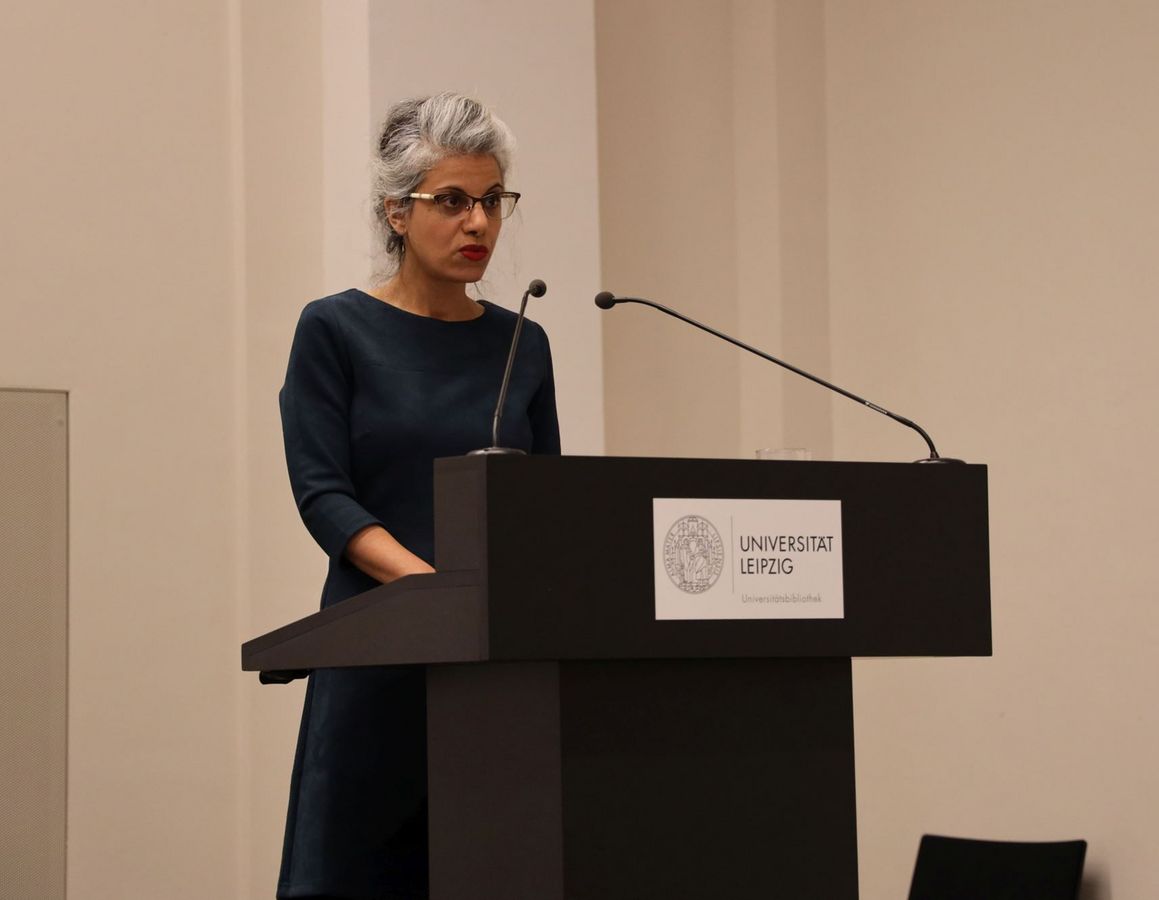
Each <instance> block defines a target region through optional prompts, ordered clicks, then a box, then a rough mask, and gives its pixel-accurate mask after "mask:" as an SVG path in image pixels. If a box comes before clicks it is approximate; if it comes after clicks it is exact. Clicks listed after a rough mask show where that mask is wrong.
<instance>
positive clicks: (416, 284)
mask: <svg viewBox="0 0 1159 900" xmlns="http://www.w3.org/2000/svg"><path fill="white" fill-rule="evenodd" d="M406 269H407V267H406V265H405V263H404V266H403V268H401V269H400V270H399V271H398V272H396V273H395V274H394V275H392V276H391V277H390V279H388V280H387V281H385V282H384V283H383V284H380V285H378V286H377V287H375V288H374V289H373V290H371V291H370V292H369V293H370V294H371V296H373V297H377V298H378V299H379V300H381V301H383V302H384V303H389V304H390V305H391V306H396V307H398V308H399V309H401V310H404V311H405V312H409V313H414V314H415V315H418V316H426V317H428V318H431V319H441V320H443V321H445V322H461V321H464V320H467V319H475V318H478V317H479V316H481V315H482V314H483V310H482V308H481V307H480V306H479V304H478V303H476V302H475V301H474V300H472V299H471V298H470V297H468V296H467V290H466V287H465V286H464V285H462V284H457V283H455V282H453V281H441V282H440V281H432V280H431V279H428V278H421V277H416V276H415V274H414V273H410V272H407V270H406Z"/></svg>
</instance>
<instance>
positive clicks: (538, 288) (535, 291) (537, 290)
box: [527, 278, 547, 297]
mask: <svg viewBox="0 0 1159 900" xmlns="http://www.w3.org/2000/svg"><path fill="white" fill-rule="evenodd" d="M527 293H529V294H531V296H532V297H542V296H543V295H544V294H546V293H547V285H546V284H544V283H543V282H542V281H540V280H539V279H538V278H534V279H532V281H531V284H529V285H528V286H527Z"/></svg>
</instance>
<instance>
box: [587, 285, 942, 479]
mask: <svg viewBox="0 0 1159 900" xmlns="http://www.w3.org/2000/svg"><path fill="white" fill-rule="evenodd" d="M617 303H639V304H640V305H642V306H650V307H652V308H653V309H658V310H660V312H662V313H665V314H667V315H669V316H672V317H673V318H674V319H679V320H680V321H681V322H687V323H688V324H689V325H693V326H695V327H696V328H699V329H700V330H701V331H707V332H708V333H709V334H711V335H713V336H714V337H718V338H720V339H721V340H722V341H728V342H729V343H730V344H733V345H735V346H737V347H740V348H741V349H742V350H747V351H748V352H749V353H752V354H755V355H756V356H759V357H760V358H761V359H767V360H768V361H769V362H771V363H776V364H777V365H778V366H780V367H781V368H782V369H788V370H789V371H790V372H793V373H795V374H797V375H800V376H801V377H802V378H808V379H809V380H810V381H812V382H815V383H817V384H819V385H821V386H822V387H826V388H829V390H831V391H835V392H836V393H838V394H840V395H841V396H842V397H848V398H849V399H850V400H852V401H854V402H855V403H860V404H861V405H862V406H868V407H869V408H870V409H872V410H873V411H874V412H879V413H881V414H882V415H883V416H887V417H889V418H890V419H893V420H894V421H895V422H899V423H901V424H902V425H905V426H906V427H907V428H912V429H913V430H914V431H916V432H917V433H918V434H920V435H921V436H922V439H923V440H924V441H925V442H926V445H927V446H928V447H929V448H930V455H929V456H928V457H927V458H926V459H919V460H917V462H920V463H960V462H962V460H960V459H950V458H948V457H944V456H939V455H938V450H937V448H936V447H935V446H934V442H933V441H932V440H931V439H930V436H929V435H928V434H926V432H925V429H924V428H922V426H920V425H919V424H918V423H917V422H913V421H911V420H910V419H907V418H905V416H899V415H897V413H892V412H890V411H889V410H888V409H886V408H885V407H883V406H878V405H877V404H876V403H870V402H869V401H868V400H866V399H865V398H864V397H858V396H857V395H856V394H854V393H852V392H850V391H847V390H845V388H840V387H838V386H837V385H835V384H830V383H829V382H828V381H826V380H825V379H824V378H818V377H817V376H816V375H811V374H809V373H808V372H806V371H805V370H804V369H798V368H797V367H796V366H794V365H792V364H791V363H787V362H785V361H784V360H783V359H777V358H776V357H775V356H770V355H769V354H768V353H765V352H764V351H763V350H758V349H757V348H756V347H750V346H749V345H748V344H746V343H745V342H744V341H739V340H737V339H736V338H734V337H730V336H729V335H727V334H725V333H724V332H722V331H717V330H716V329H715V328H713V327H711V326H709V325H705V324H704V323H703V322H697V321H696V320H695V319H692V318H689V317H688V316H686V315H684V314H683V313H678V312H677V311H676V310H674V309H669V308H668V307H667V306H664V305H663V304H660V303H655V302H653V301H651V300H644V299H642V298H640V297H617V296H616V295H615V294H613V293H612V292H611V291H600V293H598V294H596V306H598V307H599V308H600V309H611V308H612V307H613V306H615V305H616V304H617Z"/></svg>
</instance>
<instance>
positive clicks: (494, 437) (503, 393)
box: [491, 287, 531, 447]
mask: <svg viewBox="0 0 1159 900" xmlns="http://www.w3.org/2000/svg"><path fill="white" fill-rule="evenodd" d="M530 294H531V288H530V287H529V288H528V289H527V290H525V291H524V292H523V300H522V301H521V302H520V304H519V318H518V319H517V320H516V321H515V334H514V335H513V336H512V338H511V349H510V350H509V351H507V367H506V368H505V369H504V370H503V386H502V387H501V388H500V389H499V402H498V403H497V404H495V415H493V416H492V417H491V446H492V447H498V446H499V420H500V419H501V418H502V417H503V407H504V405H505V404H506V403H507V386H508V385H509V384H510V383H511V367H512V366H514V365H515V351H516V350H517V349H518V347H519V334H520V332H521V331H523V315H524V313H526V312H527V297H528V296H529V295H530Z"/></svg>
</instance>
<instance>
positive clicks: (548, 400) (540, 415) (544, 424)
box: [527, 325, 560, 456]
mask: <svg viewBox="0 0 1159 900" xmlns="http://www.w3.org/2000/svg"><path fill="white" fill-rule="evenodd" d="M535 327H536V331H537V332H538V336H539V344H540V348H541V352H542V354H543V361H542V365H543V372H544V376H543V382H542V383H541V384H540V386H539V390H538V391H536V392H535V396H534V397H533V398H532V400H531V405H530V406H529V407H528V410H527V414H528V418H529V419H530V421H531V452H532V453H543V454H548V455H555V456H558V455H559V453H560V441H559V415H558V413H557V411H556V406H555V371H554V369H553V368H552V364H551V344H550V343H549V342H548V340H547V332H546V331H544V330H543V329H542V328H541V327H540V326H539V325H536V326H535Z"/></svg>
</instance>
